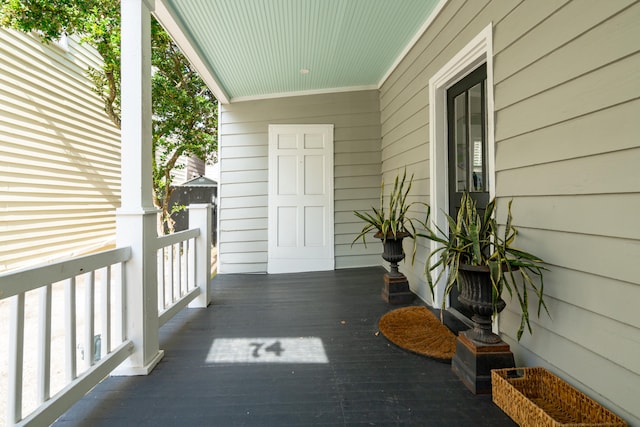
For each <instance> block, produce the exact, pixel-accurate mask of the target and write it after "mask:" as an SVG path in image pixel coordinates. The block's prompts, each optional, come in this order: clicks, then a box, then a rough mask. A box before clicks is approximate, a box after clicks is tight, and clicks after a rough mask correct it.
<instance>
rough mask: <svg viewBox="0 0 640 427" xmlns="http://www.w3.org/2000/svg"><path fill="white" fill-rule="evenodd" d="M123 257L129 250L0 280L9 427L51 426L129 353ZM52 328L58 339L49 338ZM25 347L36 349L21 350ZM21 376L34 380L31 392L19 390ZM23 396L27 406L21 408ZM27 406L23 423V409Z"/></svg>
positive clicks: (67, 262) (45, 266)
mask: <svg viewBox="0 0 640 427" xmlns="http://www.w3.org/2000/svg"><path fill="white" fill-rule="evenodd" d="M130 256H131V249H130V248H128V247H126V248H119V249H114V250H110V251H105V252H101V253H97V254H94V255H88V256H84V257H80V258H75V259H72V260H68V261H63V262H58V263H54V264H47V265H43V266H40V267H36V268H30V269H26V270H21V271H17V272H13V273H7V274H4V275H2V276H0V302H4V301H5V300H7V302H8V303H9V306H10V307H9V308H10V313H9V316H8V317H9V322H8V324H6V325H4V326H3V327H8V332H9V337H10V338H9V346H8V347H7V350H8V352H7V355H8V362H9V363H8V369H7V389H6V390H7V395H6V400H5V402H7V406H6V411H7V412H6V419H7V421H8V423H7V424H8V425H13V424H14V423H15V424H17V425H28V424H33V425H49V424H51V423H52V422H53V421H55V419H56V418H57V417H58V416H59V415H60V414H62V413H63V412H64V411H65V410H67V409H68V408H69V407H70V406H71V405H72V404H73V403H74V402H76V401H77V400H79V399H80V398H81V397H82V396H84V394H85V393H87V392H88V391H89V390H91V388H93V387H94V386H95V385H96V384H97V383H98V382H100V381H101V380H102V379H103V378H104V377H105V376H107V375H109V373H110V372H111V371H112V370H113V369H115V368H116V367H117V366H118V365H119V364H120V363H122V362H123V361H124V360H125V359H126V358H127V357H128V356H129V355H130V354H131V353H132V351H133V344H132V343H131V341H129V340H128V339H126V331H125V330H124V324H125V319H124V311H123V309H122V307H123V305H124V300H123V295H124V291H125V289H124V288H125V286H126V282H125V279H124V277H123V275H122V273H121V272H122V264H123V263H124V262H126V261H127V260H128V259H129V257H130ZM96 290H98V292H97V294H98V295H97V296H98V298H96ZM79 293H81V294H83V295H82V298H78V296H79V295H78V294H79ZM25 307H27V308H28V310H27V311H25ZM5 308H6V307H5ZM52 325H56V326H55V328H56V329H60V328H61V329H62V330H63V333H62V334H61V335H63V337H60V338H57V337H53V336H52ZM97 332H99V334H97ZM52 338H53V339H52ZM25 340H31V341H34V340H35V342H34V343H31V344H30V345H29V344H28V345H26V346H25ZM25 348H27V349H30V353H29V354H25ZM34 353H35V356H34ZM25 356H26V359H27V360H25ZM25 362H26V363H25ZM34 365H35V366H34ZM26 371H34V372H35V373H36V375H35V381H34V378H33V375H31V379H32V381H31V383H35V384H32V385H35V387H33V386H32V387H27V388H26V389H25V390H23V388H24V387H23V381H24V374H25V372H26ZM55 372H61V373H63V375H52V373H55ZM58 377H60V378H58ZM52 379H53V383H54V384H52ZM52 385H53V389H52ZM34 393H35V395H34ZM25 395H26V396H27V397H28V399H29V400H30V401H29V402H27V403H26V404H25V405H23V403H25V402H23V397H24V396H25ZM33 406H36V409H35V410H33V412H31V413H30V414H29V415H28V416H27V417H23V408H24V407H26V408H27V409H28V410H29V409H33Z"/></svg>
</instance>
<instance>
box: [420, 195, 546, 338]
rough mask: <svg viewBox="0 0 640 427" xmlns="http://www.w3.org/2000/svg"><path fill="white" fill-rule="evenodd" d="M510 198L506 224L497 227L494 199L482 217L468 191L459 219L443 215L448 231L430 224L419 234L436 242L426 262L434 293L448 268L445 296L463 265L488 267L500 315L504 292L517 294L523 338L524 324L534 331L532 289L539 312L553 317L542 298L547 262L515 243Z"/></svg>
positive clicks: (463, 199) (430, 285) (516, 232)
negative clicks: (530, 302) (531, 309)
mask: <svg viewBox="0 0 640 427" xmlns="http://www.w3.org/2000/svg"><path fill="white" fill-rule="evenodd" d="M512 202H513V200H510V201H509V204H508V206H507V218H506V223H505V224H504V225H501V226H499V224H498V223H497V221H496V200H495V199H493V200H491V201H490V202H489V204H488V205H487V207H486V209H485V211H484V214H483V215H481V214H480V213H479V212H478V209H477V207H476V202H475V201H474V200H473V199H472V198H471V196H470V195H469V193H466V192H465V193H463V195H462V199H461V206H460V209H459V210H458V213H457V215H456V217H455V218H454V217H452V216H450V215H446V214H445V215H446V218H447V223H448V232H447V233H445V232H444V231H443V230H442V229H440V228H439V227H437V226H436V227H435V230H433V229H431V228H429V227H426V232H425V233H419V234H418V235H419V236H423V237H426V238H427V239H430V240H432V241H434V242H436V243H437V244H438V247H437V248H436V249H435V250H434V251H433V252H431V254H430V255H429V256H428V258H427V260H426V263H425V273H426V276H427V281H428V283H429V287H430V288H431V295H432V296H433V295H434V290H435V285H436V283H438V282H440V279H441V278H442V277H443V275H444V273H445V271H448V276H447V281H446V284H445V290H444V295H445V296H447V295H449V293H450V292H451V289H452V288H453V286H454V285H455V284H456V278H457V276H458V269H459V267H460V265H461V264H470V265H474V266H485V267H487V269H488V270H489V273H490V278H491V284H492V288H493V292H492V295H493V298H492V300H493V308H494V315H495V314H496V313H497V310H496V304H497V302H498V301H499V299H500V298H501V296H502V293H503V291H505V290H506V291H507V292H508V293H509V296H510V297H511V298H513V296H514V295H515V296H516V297H517V300H518V303H519V304H520V309H521V312H522V314H521V319H520V326H519V328H518V333H517V338H518V340H520V338H521V337H522V334H523V332H524V330H525V328H526V329H527V330H528V331H529V333H531V323H530V321H529V296H530V293H531V292H533V293H534V295H535V297H536V299H537V314H538V316H540V312H541V310H542V309H543V308H544V310H545V311H546V313H547V315H549V310H548V308H547V306H546V304H545V302H544V300H543V293H544V281H543V271H544V270H547V269H546V268H545V267H544V266H543V263H544V261H543V260H542V259H541V258H540V257H538V256H536V255H533V254H531V253H529V252H526V251H524V250H522V249H518V248H516V247H514V241H515V238H516V236H517V234H518V230H517V229H516V228H515V227H514V226H513V221H512V220H513V218H512V215H511V203H512ZM436 270H438V271H439V273H438V274H437V277H436V278H435V279H434V278H432V276H431V273H432V272H434V271H436ZM443 305H444V299H443ZM443 308H444V307H443Z"/></svg>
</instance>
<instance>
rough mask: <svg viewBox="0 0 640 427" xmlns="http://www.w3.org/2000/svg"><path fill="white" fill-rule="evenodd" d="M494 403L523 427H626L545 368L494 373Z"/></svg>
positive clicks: (611, 413) (492, 385)
mask: <svg viewBox="0 0 640 427" xmlns="http://www.w3.org/2000/svg"><path fill="white" fill-rule="evenodd" d="M491 390H492V393H493V402H494V403H495V404H496V405H498V406H499V407H500V409H502V410H503V411H504V412H505V413H506V414H507V415H509V416H510V417H511V419H513V421H515V422H516V423H517V424H518V425H520V426H531V427H541V426H544V427H546V426H549V427H559V426H569V425H570V426H580V427H583V426H626V425H627V423H626V422H625V421H624V420H623V419H621V418H620V417H618V416H616V415H615V414H614V413H613V412H611V411H609V410H607V409H606V408H604V407H603V406H602V405H600V404H599V403H597V402H596V401H594V400H593V399H591V398H589V397H588V396H586V395H585V394H584V393H581V392H580V391H578V390H576V389H575V388H574V387H572V386H570V385H569V384H567V383H566V382H564V381H562V380H561V379H560V378H558V377H556V376H555V375H553V374H551V373H550V372H549V371H547V370H546V369H544V368H510V369H494V370H492V371H491Z"/></svg>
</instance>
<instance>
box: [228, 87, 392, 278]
mask: <svg viewBox="0 0 640 427" xmlns="http://www.w3.org/2000/svg"><path fill="white" fill-rule="evenodd" d="M379 122H380V120H379V108H378V93H377V91H363V92H352V93H338V94H330V95H313V96H301V97H291V98H281V99H273V100H264V101H252V102H239V103H233V104H229V105H222V106H221V119H220V170H221V175H220V196H221V198H220V248H219V257H220V258H219V263H220V264H219V271H220V272H222V273H234V272H254V273H255V272H266V267H267V264H266V260H267V217H268V214H267V195H268V187H267V184H268V170H267V166H268V134H267V130H268V125H269V124H279V123H281V124H284V123H286V124H318V123H319V124H333V125H334V188H335V191H334V205H335V236H334V239H335V248H334V250H335V253H336V266H337V268H345V267H355V266H365V265H367V266H368V265H378V264H379V263H380V257H379V255H378V254H379V251H378V250H376V249H377V248H374V247H372V246H369V247H368V248H364V247H363V246H362V245H361V244H358V245H354V247H353V248H351V241H352V240H353V238H354V237H355V235H356V234H357V233H358V231H359V229H360V228H361V227H362V225H361V223H360V222H358V221H357V218H356V217H355V216H354V215H353V209H354V206H358V207H362V208H369V207H370V206H371V205H374V206H375V205H377V199H378V195H379V185H380V125H379Z"/></svg>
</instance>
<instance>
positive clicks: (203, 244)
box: [189, 203, 211, 308]
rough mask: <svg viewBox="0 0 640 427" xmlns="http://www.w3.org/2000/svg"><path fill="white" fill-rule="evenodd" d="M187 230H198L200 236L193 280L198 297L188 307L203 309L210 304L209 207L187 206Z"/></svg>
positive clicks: (197, 242) (197, 240)
mask: <svg viewBox="0 0 640 427" xmlns="http://www.w3.org/2000/svg"><path fill="white" fill-rule="evenodd" d="M189 228H199V229H200V236H198V237H197V238H196V239H195V240H196V245H195V246H196V247H195V256H196V262H195V280H196V286H197V287H199V288H200V295H198V297H197V298H196V299H194V300H193V301H192V302H191V304H189V307H192V308H204V307H206V306H208V305H209V303H211V293H210V292H209V279H210V278H211V205H210V204H209V203H202V204H201V203H198V204H192V205H189Z"/></svg>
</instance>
